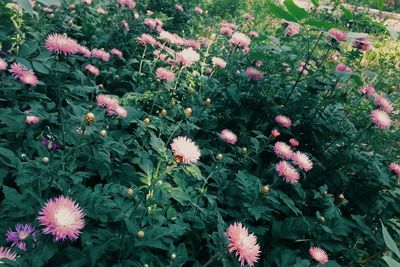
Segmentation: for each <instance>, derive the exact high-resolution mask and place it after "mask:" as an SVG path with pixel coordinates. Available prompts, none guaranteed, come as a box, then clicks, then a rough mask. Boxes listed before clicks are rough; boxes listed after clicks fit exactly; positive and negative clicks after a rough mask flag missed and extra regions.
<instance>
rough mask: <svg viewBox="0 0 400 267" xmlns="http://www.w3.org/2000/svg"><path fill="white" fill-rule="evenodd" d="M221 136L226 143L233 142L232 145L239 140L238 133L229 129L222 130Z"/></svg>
mask: <svg viewBox="0 0 400 267" xmlns="http://www.w3.org/2000/svg"><path fill="white" fill-rule="evenodd" d="M220 137H221V139H222V140H224V141H225V142H226V143H228V144H232V145H234V144H235V143H236V142H237V140H238V138H237V135H236V134H235V133H234V132H232V131H231V130H228V129H225V130H222V132H221V133H220Z"/></svg>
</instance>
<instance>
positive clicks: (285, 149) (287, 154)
mask: <svg viewBox="0 0 400 267" xmlns="http://www.w3.org/2000/svg"><path fill="white" fill-rule="evenodd" d="M274 152H275V155H277V156H278V157H280V158H282V159H291V158H292V154H293V151H292V149H291V148H290V146H288V145H287V144H285V143H284V142H276V143H275V145H274Z"/></svg>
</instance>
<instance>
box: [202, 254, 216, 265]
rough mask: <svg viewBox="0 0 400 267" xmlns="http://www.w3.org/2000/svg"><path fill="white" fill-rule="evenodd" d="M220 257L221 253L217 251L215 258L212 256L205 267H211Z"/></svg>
mask: <svg viewBox="0 0 400 267" xmlns="http://www.w3.org/2000/svg"><path fill="white" fill-rule="evenodd" d="M219 256H220V252H219V251H217V253H215V255H214V256H212V257H211V258H210V259H209V260H208V261H207V262H206V263H204V264H203V267H207V266H210V265H211V264H212V263H213V262H214V261H215V260H216V259H217V258H218V257H219Z"/></svg>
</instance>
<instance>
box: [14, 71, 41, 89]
mask: <svg viewBox="0 0 400 267" xmlns="http://www.w3.org/2000/svg"><path fill="white" fill-rule="evenodd" d="M19 80H20V81H21V82H22V83H24V84H27V85H31V86H36V85H38V83H39V80H38V78H37V77H36V75H35V73H34V72H33V70H28V71H24V72H23V73H22V75H21V76H20V77H19Z"/></svg>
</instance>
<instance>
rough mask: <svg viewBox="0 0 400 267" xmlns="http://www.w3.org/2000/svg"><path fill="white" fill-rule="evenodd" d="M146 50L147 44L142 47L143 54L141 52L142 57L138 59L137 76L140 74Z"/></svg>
mask: <svg viewBox="0 0 400 267" xmlns="http://www.w3.org/2000/svg"><path fill="white" fill-rule="evenodd" d="M146 50H147V46H145V47H144V50H143V54H142V57H141V59H140V64H139V76H140V75H141V74H142V67H143V58H144V56H145V54H146Z"/></svg>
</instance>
